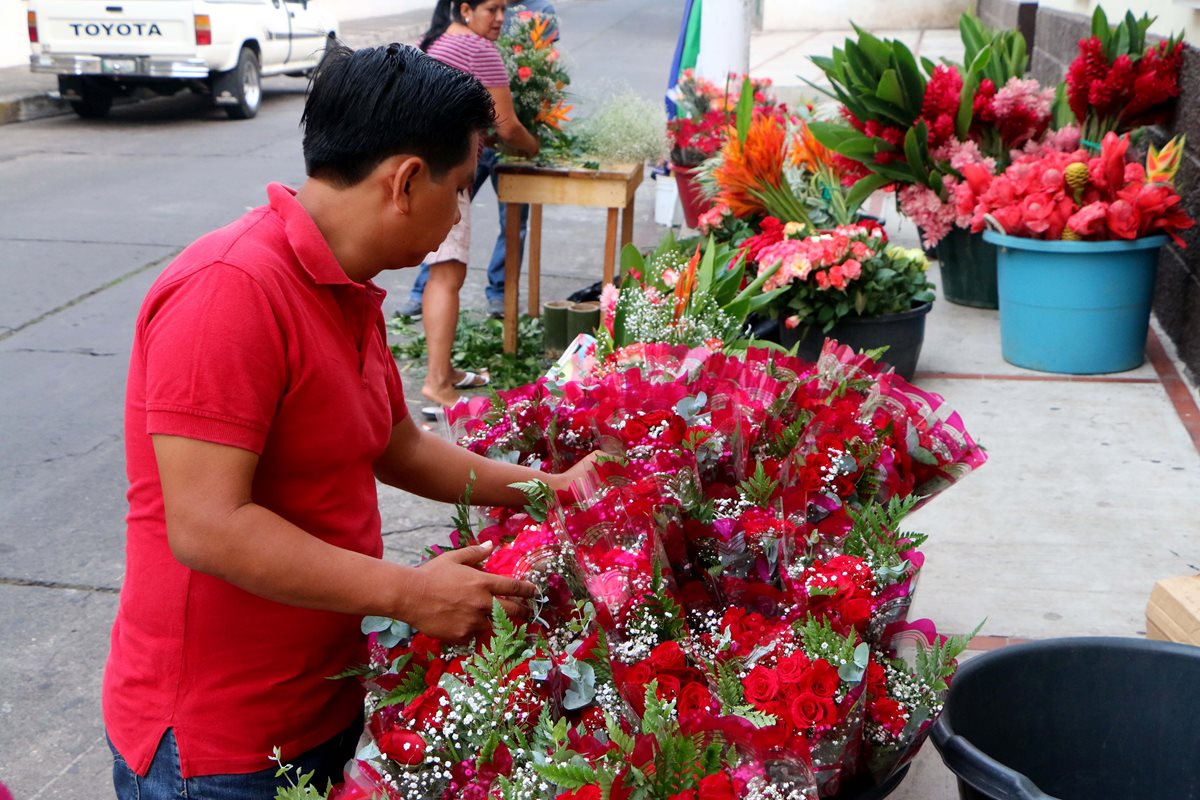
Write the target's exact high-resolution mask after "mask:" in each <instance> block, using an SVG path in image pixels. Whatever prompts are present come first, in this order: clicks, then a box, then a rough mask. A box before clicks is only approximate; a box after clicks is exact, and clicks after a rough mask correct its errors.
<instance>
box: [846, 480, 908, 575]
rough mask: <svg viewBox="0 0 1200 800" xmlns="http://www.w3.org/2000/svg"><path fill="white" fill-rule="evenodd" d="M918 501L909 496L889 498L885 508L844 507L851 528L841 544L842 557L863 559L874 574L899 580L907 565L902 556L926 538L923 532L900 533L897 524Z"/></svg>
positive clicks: (881, 506)
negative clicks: (892, 575)
mask: <svg viewBox="0 0 1200 800" xmlns="http://www.w3.org/2000/svg"><path fill="white" fill-rule="evenodd" d="M919 502H920V498H919V497H917V496H916V495H909V496H907V497H905V498H904V499H900V498H898V497H893V498H891V499H890V500H889V501H888V502H887V504H886V505H885V504H883V503H877V502H870V503H867V504H866V505H865V506H863V507H862V508H861V509H858V510H855V509H853V508H848V509H847V514H848V515H849V517H850V522H851V527H850V533H849V534H848V535H847V537H846V541H845V543H844V545H843V549H844V552H845V554H846V555H848V556H855V557H858V558H861V559H863V560H865V561H866V562H867V563H868V564H869V565H870V566H871V569H872V571H874V572H875V573H876V574H879V573H880V572H884V573H887V572H889V571H890V572H892V573H893V574H894V577H897V578H898V577H900V572H901V571H902V570H903V568H905V567H906V566H907V563H908V562H907V560H906V559H905V558H904V557H903V555H902V553H904V552H907V551H909V550H913V549H915V548H917V547H920V546H921V545H922V544H924V542H925V541H926V540H927V539H928V538H929V537H928V536H926V535H925V534H923V533H911V532H907V531H901V530H900V522H901V521H902V520H903V519H904V518H905V517H906V516H907V515H908V513H909V512H910V511H912V510H913V508H915V507H916V505H917V503H919Z"/></svg>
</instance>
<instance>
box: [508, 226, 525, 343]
mask: <svg viewBox="0 0 1200 800" xmlns="http://www.w3.org/2000/svg"><path fill="white" fill-rule="evenodd" d="M505 216H506V219H505V221H504V223H505V224H504V352H506V353H515V352H517V314H518V313H519V312H518V311H517V294H518V293H519V292H520V291H521V290H520V287H519V282H520V277H521V207H520V206H519V205H517V204H516V203H509V204H508V208H507V209H506V210H505Z"/></svg>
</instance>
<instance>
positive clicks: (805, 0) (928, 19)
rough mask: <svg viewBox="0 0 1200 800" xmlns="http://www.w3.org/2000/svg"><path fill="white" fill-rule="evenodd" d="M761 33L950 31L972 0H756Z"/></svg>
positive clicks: (973, 4) (971, 4)
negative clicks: (857, 27)
mask: <svg viewBox="0 0 1200 800" xmlns="http://www.w3.org/2000/svg"><path fill="white" fill-rule="evenodd" d="M760 2H761V8H762V26H763V30H765V31H801V30H808V31H813V30H818V31H821V30H823V31H829V30H846V29H847V28H849V27H850V23H851V22H852V21H853V22H854V23H856V24H858V25H860V26H861V27H863V28H866V29H868V30H871V31H885V30H913V29H916V28H954V27H957V26H958V17H959V15H960V14H961V13H962V12H964V11H966V10H968V9H973V8H974V7H975V3H974V2H973V0H839V1H838V2H828V1H827V0H760Z"/></svg>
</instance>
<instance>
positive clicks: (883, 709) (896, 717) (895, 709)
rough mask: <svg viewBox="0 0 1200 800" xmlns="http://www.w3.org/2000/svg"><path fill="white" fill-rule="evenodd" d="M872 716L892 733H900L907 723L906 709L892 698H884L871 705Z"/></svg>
mask: <svg viewBox="0 0 1200 800" xmlns="http://www.w3.org/2000/svg"><path fill="white" fill-rule="evenodd" d="M870 710H871V716H873V717H874V718H875V721H876V722H878V723H879V724H880V725H881V726H883V727H884V728H885V729H887V730H888V731H890V732H892V733H897V734H898V733H900V732H901V731H903V730H904V725H905V723H906V722H907V720H906V719H905V714H906V712H905V709H904V706H902V705H901V704H900V703H899V702H897V701H896V700H893V699H892V698H890V697H884V698H881V699H880V700H876V701H875V702H874V703H872V704H871V708H870Z"/></svg>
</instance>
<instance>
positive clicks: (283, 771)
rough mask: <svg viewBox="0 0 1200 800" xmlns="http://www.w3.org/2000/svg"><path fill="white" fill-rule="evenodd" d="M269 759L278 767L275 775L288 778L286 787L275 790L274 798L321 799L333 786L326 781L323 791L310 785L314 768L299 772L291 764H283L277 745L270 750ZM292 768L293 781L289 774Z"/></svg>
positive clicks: (314, 771)
mask: <svg viewBox="0 0 1200 800" xmlns="http://www.w3.org/2000/svg"><path fill="white" fill-rule="evenodd" d="M270 759H271V760H272V761H274V762H275V763H276V765H278V767H279V768H278V769H277V770H275V777H276V778H282V777H285V776H286V777H287V780H288V786H287V787H283V788H279V789H276V790H275V800H323V798H324V797H325V796H326V795H327V794H329V792H330V790H331V789H332V788H333V784H332V783H328V784H327V785H326V786H325V791H323V792H318V791H317V790H316V788H315V787H313V786H312V785H311V783H312V779H313V775H315V774H316V770H313V771H312V772H306V773H301V772H300V770H299V768H297V767H295V766H293V765H291V764H284V763H283V758H282V756H281V755H280V751H279V748H278V747H276V748H275V749H274V750H272V751H271V755H270ZM292 770H295V771H296V780H294V781H293V780H292V775H291V773H292Z"/></svg>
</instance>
